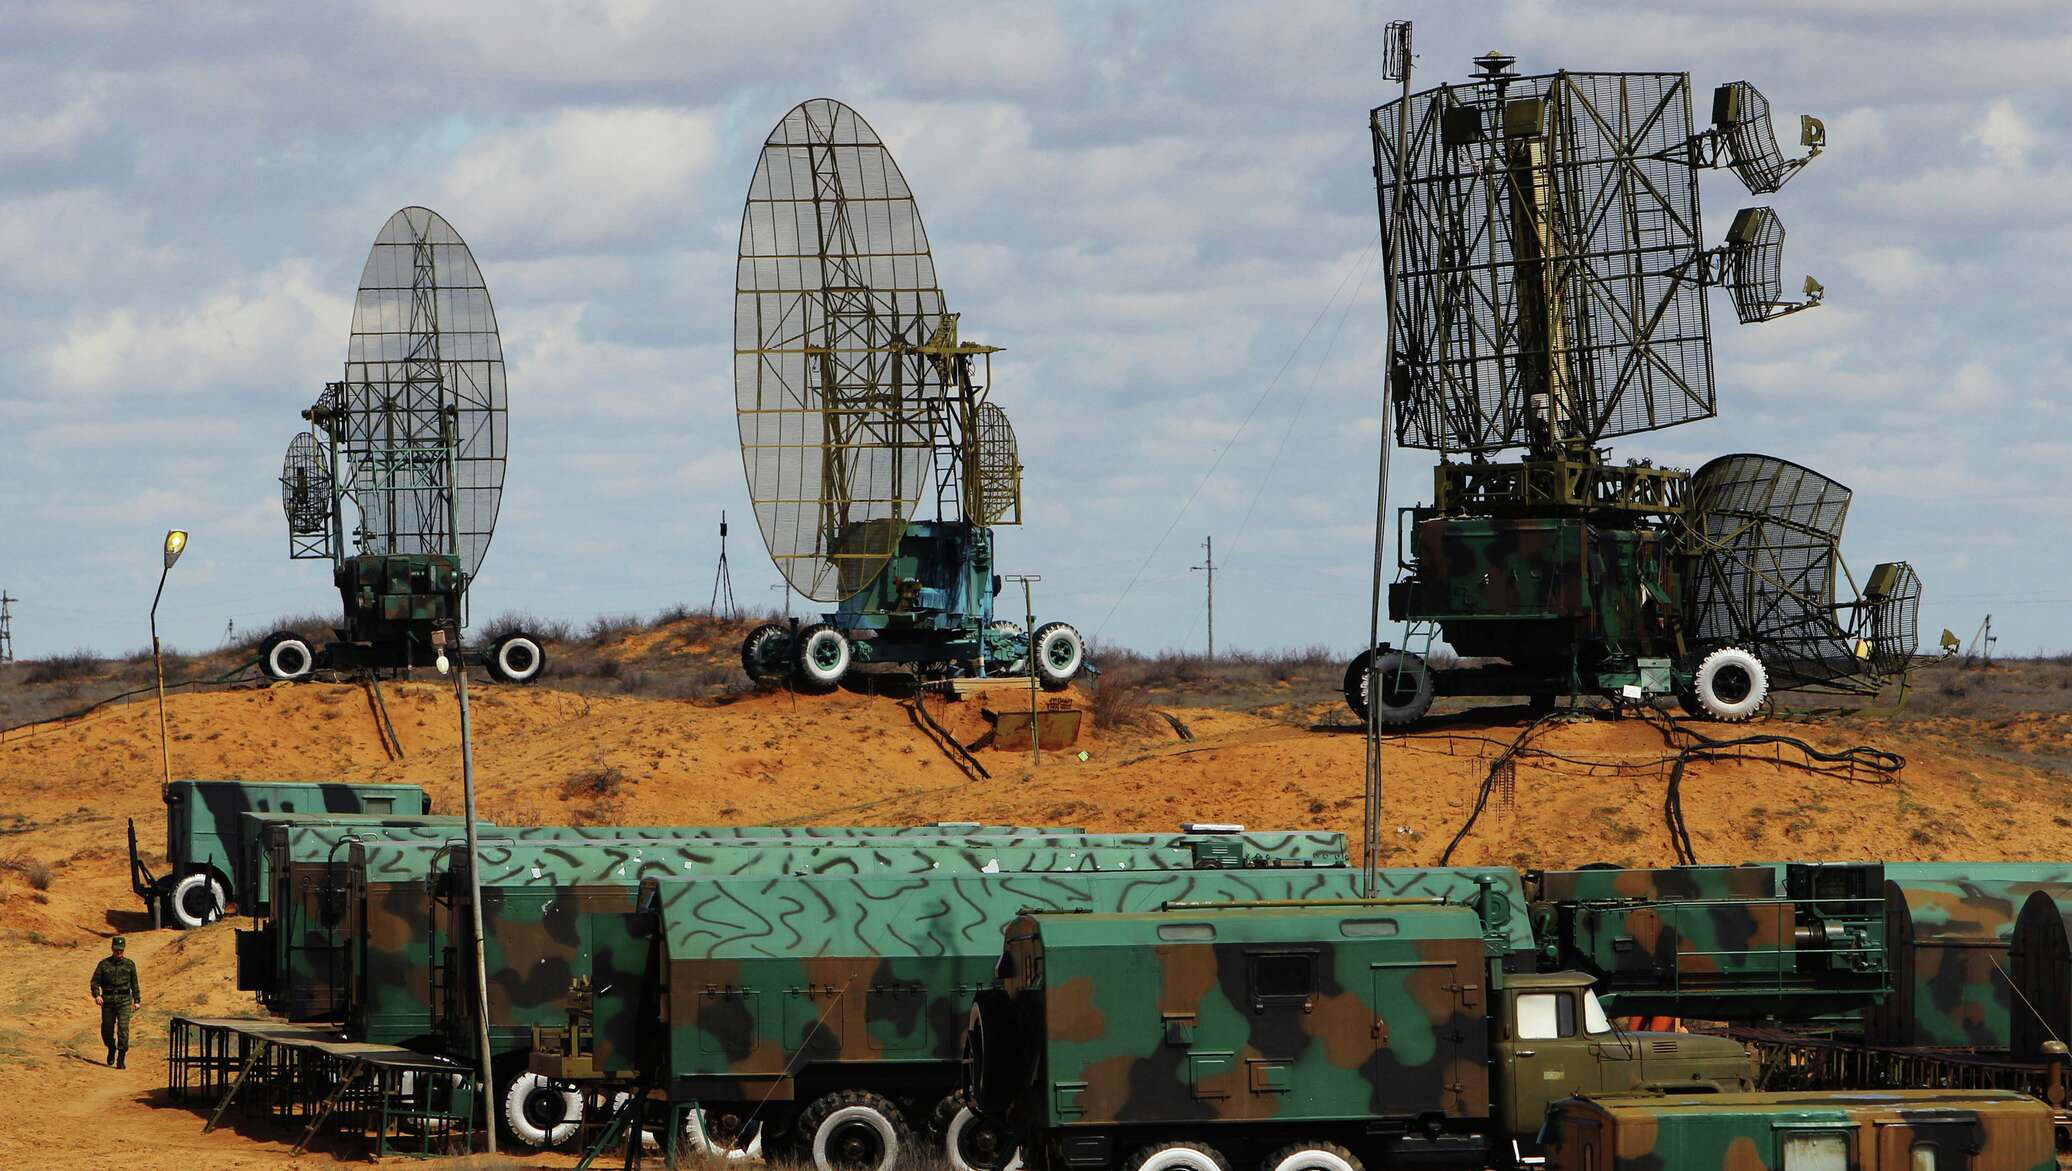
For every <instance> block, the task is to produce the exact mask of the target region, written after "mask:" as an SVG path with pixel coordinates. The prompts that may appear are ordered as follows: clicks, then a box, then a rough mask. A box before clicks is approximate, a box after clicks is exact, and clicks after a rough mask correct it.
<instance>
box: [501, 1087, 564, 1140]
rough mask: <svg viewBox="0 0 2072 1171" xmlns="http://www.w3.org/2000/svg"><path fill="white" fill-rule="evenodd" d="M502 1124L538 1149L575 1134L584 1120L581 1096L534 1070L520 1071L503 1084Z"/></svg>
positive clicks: (514, 1135) (512, 1134)
mask: <svg viewBox="0 0 2072 1171" xmlns="http://www.w3.org/2000/svg"><path fill="white" fill-rule="evenodd" d="M503 1113H504V1127H505V1129H507V1130H509V1131H510V1132H511V1137H512V1138H515V1139H517V1140H518V1141H519V1142H521V1143H523V1144H524V1145H526V1146H528V1147H531V1148H533V1149H534V1150H539V1149H540V1148H542V1147H558V1146H560V1145H561V1144H562V1143H565V1142H567V1141H568V1140H569V1139H571V1138H574V1137H575V1133H576V1128H577V1127H579V1126H581V1125H582V1121H583V1099H582V1097H581V1095H579V1094H577V1093H576V1092H575V1091H574V1090H572V1089H569V1088H568V1087H567V1086H558V1085H555V1084H554V1083H553V1082H551V1081H548V1080H547V1079H546V1078H543V1077H541V1076H540V1075H539V1074H536V1073H521V1074H519V1075H518V1076H517V1077H514V1078H512V1079H511V1083H510V1085H508V1086H506V1087H505V1088H504V1110H503Z"/></svg>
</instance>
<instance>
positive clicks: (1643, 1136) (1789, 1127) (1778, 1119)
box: [1541, 1090, 2058, 1171]
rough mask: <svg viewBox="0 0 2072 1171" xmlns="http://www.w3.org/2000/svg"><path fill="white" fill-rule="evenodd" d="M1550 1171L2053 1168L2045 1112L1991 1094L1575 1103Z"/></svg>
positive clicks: (1561, 1120)
mask: <svg viewBox="0 0 2072 1171" xmlns="http://www.w3.org/2000/svg"><path fill="white" fill-rule="evenodd" d="M1541 1145H1542V1146H1543V1147H1544V1149H1545V1150H1546V1152H1547V1166H1548V1168H1549V1169H1550V1171H1658V1169H1659V1171H2056V1168H2057V1166H2058V1161H2057V1155H2056V1152H2055V1150H2054V1144H2053V1141H2052V1138H2051V1113H2050V1108H2049V1107H2048V1106H2046V1105H2044V1104H2043V1103H2042V1102H2039V1101H2037V1100H2035V1099H2034V1098H2026V1097H2023V1096H2022V1095H2020V1094H2011V1093H2005V1092H2000V1091H1994V1090H1882V1091H1875V1092H1839V1093H1827V1094H1740V1093H1735V1094H1712V1095H1707V1096H1705V1097H1670V1096H1664V1095H1660V1094H1640V1095H1615V1096H1607V1097H1586V1098H1571V1099H1569V1100H1567V1101H1564V1102H1560V1103H1557V1104H1556V1105H1555V1106H1554V1107H1553V1108H1552V1109H1550V1110H1549V1112H1548V1115H1547V1122H1546V1128H1545V1130H1544V1131H1543V1132H1542V1134H1541Z"/></svg>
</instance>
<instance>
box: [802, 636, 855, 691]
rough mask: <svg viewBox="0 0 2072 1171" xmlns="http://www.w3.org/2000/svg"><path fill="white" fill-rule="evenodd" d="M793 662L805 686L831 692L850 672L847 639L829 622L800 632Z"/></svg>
mask: <svg viewBox="0 0 2072 1171" xmlns="http://www.w3.org/2000/svg"><path fill="white" fill-rule="evenodd" d="M793 661H794V664H795V665H796V666H797V668H798V672H799V679H800V680H801V681H803V682H804V683H805V684H806V686H808V687H811V688H813V689H814V690H816V691H833V690H834V689H835V688H837V687H839V686H841V685H842V677H843V676H844V675H847V674H848V673H849V639H848V638H847V637H846V636H844V635H843V634H842V632H841V631H839V630H836V629H835V628H834V627H833V626H831V625H829V624H828V623H825V622H819V623H815V624H814V625H812V626H808V627H807V628H806V629H804V630H802V631H800V632H799V645H798V647H797V648H796V653H795V654H794V655H793Z"/></svg>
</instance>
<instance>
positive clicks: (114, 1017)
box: [88, 955, 144, 1066]
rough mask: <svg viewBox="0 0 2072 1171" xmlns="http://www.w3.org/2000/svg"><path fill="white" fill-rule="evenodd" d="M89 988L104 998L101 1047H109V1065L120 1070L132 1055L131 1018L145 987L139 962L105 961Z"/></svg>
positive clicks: (125, 959) (96, 968)
mask: <svg viewBox="0 0 2072 1171" xmlns="http://www.w3.org/2000/svg"><path fill="white" fill-rule="evenodd" d="M88 987H90V988H91V989H92V990H93V994H94V995H95V996H98V997H100V998H101V1044H103V1045H106V1046H107V1047H108V1064H110V1065H115V1066H120V1065H121V1064H122V1061H123V1058H124V1056H125V1055H127V1054H128V1053H129V1030H130V1016H131V1015H132V1014H133V1013H135V1012H136V1010H137V1002H138V1001H140V1000H142V999H143V998H144V991H143V986H142V985H140V984H138V983H137V961H135V960H133V959H130V958H129V957H128V956H123V955H111V956H104V957H102V959H101V962H100V963H98V964H95V965H94V975H93V979H92V980H91V981H89V982H88Z"/></svg>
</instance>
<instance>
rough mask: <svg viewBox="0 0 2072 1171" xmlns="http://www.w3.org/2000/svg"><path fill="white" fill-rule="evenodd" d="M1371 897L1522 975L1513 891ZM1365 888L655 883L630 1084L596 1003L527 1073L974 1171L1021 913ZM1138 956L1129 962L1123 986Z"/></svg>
mask: <svg viewBox="0 0 2072 1171" xmlns="http://www.w3.org/2000/svg"><path fill="white" fill-rule="evenodd" d="M1382 881H1383V884H1384V886H1385V887H1387V888H1388V889H1390V890H1392V891H1395V892H1398V895H1399V897H1406V898H1410V899H1413V900H1415V899H1422V900H1424V901H1426V902H1431V901H1433V900H1439V899H1453V900H1455V901H1458V902H1460V903H1463V904H1474V905H1477V906H1479V907H1480V908H1481V909H1482V911H1481V916H1480V917H1479V918H1478V917H1477V915H1476V914H1474V913H1468V914H1467V919H1468V920H1469V921H1470V922H1473V923H1476V924H1478V926H1476V927H1475V929H1474V931H1473V933H1472V936H1471V937H1472V939H1473V940H1474V942H1475V948H1474V950H1475V957H1476V958H1475V963H1476V965H1477V970H1478V971H1479V970H1480V968H1481V965H1482V964H1483V957H1484V956H1485V955H1487V956H1489V957H1492V959H1491V962H1492V963H1493V964H1495V965H1496V966H1498V967H1501V966H1502V965H1503V964H1504V963H1506V962H1508V961H1510V960H1511V959H1513V958H1514V957H1515V958H1518V959H1522V960H1524V961H1525V962H1527V963H1529V962H1530V958H1531V949H1532V940H1531V935H1530V931H1529V928H1528V926H1527V924H1526V923H1525V917H1524V916H1523V915H1519V914H1513V913H1512V911H1513V908H1516V907H1518V906H1519V905H1521V904H1520V901H1519V899H1520V894H1521V892H1520V889H1519V886H1518V876H1517V873H1516V872H1515V871H1512V870H1508V869H1503V868H1495V867H1489V868H1478V867H1463V868H1457V869H1430V870H1427V869H1406V870H1385V871H1383V872H1382ZM1359 884H1360V875H1359V874H1358V872H1356V871H1351V870H1346V869H1341V868H1309V869H1293V868H1290V869H1279V870H1247V871H1237V870H1227V869H1220V870H1193V871H1166V872H1159V873H1148V872H1146V873H1137V874H1123V873H1114V872H1110V873H1048V874H1020V875H1016V874H984V873H980V874H968V875H962V876H957V875H948V876H934V877H924V876H912V877H887V878H863V879H854V880H832V879H826V878H800V877H783V878H772V879H746V878H742V879H728V880H719V881H714V882H710V883H703V882H693V883H682V882H678V883H668V882H664V883H662V884H660V886H659V890H658V891H657V896H658V898H659V901H660V905H661V923H662V939H661V943H662V949H663V950H662V955H661V968H660V973H659V984H660V988H661V990H662V995H661V996H660V998H659V1003H658V1006H657V1007H658V1008H659V1011H660V1018H659V1020H656V1021H655V1022H654V1024H653V1025H652V1026H650V1027H647V1028H643V1029H637V1030H634V1031H635V1032H637V1033H638V1034H640V1035H641V1036H642V1037H644V1038H647V1037H652V1038H654V1039H655V1040H656V1041H657V1042H659V1044H655V1045H652V1046H650V1045H646V1044H643V1045H642V1046H640V1047H638V1048H637V1049H636V1053H637V1054H638V1061H639V1064H638V1065H637V1066H633V1067H628V1066H625V1065H622V1064H618V1063H617V1062H615V1061H614V1060H612V1059H610V1058H605V1057H601V1056H600V1055H599V1054H598V1053H596V1052H595V1051H594V1049H593V1045H594V1042H593V1041H592V1039H591V1038H592V1035H593V1034H594V1032H595V1031H596V1029H597V1028H598V1027H600V1026H599V1025H597V1024H596V1023H595V1022H596V1021H599V1020H602V1019H604V1017H605V1016H606V1014H607V1013H608V1012H621V1013H623V1012H626V1011H628V1010H627V1009H626V1008H625V1007H623V1006H620V1007H616V1008H614V1007H612V1006H610V1005H608V1003H607V999H606V998H605V997H603V996H602V995H601V994H597V995H594V996H593V997H592V998H591V1000H592V1005H591V1006H589V1007H585V1006H584V1005H582V1004H580V1003H575V1004H572V1005H571V1019H570V1021H569V1024H568V1025H567V1026H566V1027H565V1028H564V1029H563V1030H561V1033H560V1036H558V1037H556V1036H554V1035H552V1034H551V1033H550V1032H549V1031H547V1030H544V1029H543V1030H542V1031H541V1036H540V1038H539V1041H538V1043H537V1045H536V1048H535V1050H534V1053H533V1065H532V1068H533V1069H534V1070H535V1071H537V1072H541V1073H543V1074H546V1075H548V1076H550V1077H555V1078H566V1079H570V1080H593V1079H594V1080H598V1081H605V1082H612V1081H617V1082H620V1083H622V1084H623V1083H626V1082H638V1081H645V1082H647V1083H648V1084H651V1085H655V1086H658V1087H661V1088H662V1089H663V1091H664V1093H665V1094H666V1096H667V1097H668V1098H669V1099H670V1100H672V1101H674V1102H678V1103H686V1102H698V1103H700V1104H701V1105H702V1106H703V1108H704V1114H703V1117H702V1125H703V1133H705V1134H706V1135H708V1136H710V1137H711V1138H712V1139H713V1140H714V1141H717V1142H722V1143H723V1142H726V1141H729V1140H730V1139H734V1138H738V1137H739V1136H741V1135H742V1134H744V1133H745V1132H746V1129H747V1126H748V1124H749V1123H750V1122H751V1121H753V1122H756V1123H759V1124H760V1125H761V1127H762V1133H763V1134H764V1135H766V1136H773V1137H774V1139H775V1143H774V1145H773V1144H772V1143H771V1142H769V1141H766V1143H765V1148H764V1149H765V1151H766V1152H769V1153H773V1154H790V1155H794V1156H796V1157H798V1158H800V1159H802V1160H808V1159H810V1160H821V1159H826V1158H832V1159H834V1161H836V1162H846V1163H852V1164H854V1163H859V1160H861V1163H860V1165H862V1166H873V1165H875V1163H876V1162H881V1161H886V1160H895V1161H896V1159H897V1158H899V1157H902V1155H903V1154H904V1153H905V1152H906V1151H907V1150H909V1149H910V1146H911V1144H913V1143H914V1142H915V1141H916V1140H915V1139H914V1133H915V1132H916V1131H919V1130H923V1129H926V1130H928V1131H930V1132H931V1135H930V1137H931V1139H932V1140H938V1141H942V1142H943V1143H944V1144H945V1146H946V1148H947V1149H946V1151H945V1154H946V1155H947V1156H948V1158H949V1161H950V1163H951V1164H952V1166H953V1167H956V1168H959V1169H960V1171H961V1169H963V1168H969V1167H979V1166H984V1165H987V1164H988V1163H989V1161H990V1160H992V1158H993V1156H995V1155H997V1154H999V1153H1000V1152H1001V1150H1002V1147H1001V1143H1002V1137H1001V1132H1000V1131H999V1130H998V1129H997V1128H996V1127H992V1126H990V1125H987V1124H985V1123H984V1122H983V1120H981V1119H979V1118H978V1116H977V1115H976V1114H974V1113H973V1112H972V1111H970V1110H969V1108H968V1107H967V1105H966V1103H965V1101H964V1098H963V1095H962V1091H961V1088H960V1083H961V1080H962V1075H961V1068H960V1061H959V1057H960V1054H961V1052H962V1048H963V1045H964V1032H965V1023H966V1021H967V1020H968V1018H969V1014H970V1010H971V1007H972V1004H973V1002H974V999H975V997H976V996H977V994H978V992H979V990H980V989H982V988H984V987H986V986H987V985H988V983H990V981H991V979H992V975H993V972H994V970H995V968H996V967H997V965H998V964H999V962H1000V948H1001V938H1002V934H1001V933H1002V930H1003V928H1005V926H1006V925H1007V924H1008V923H1010V922H1012V921H1013V920H1014V918H1015V916H1016V914H1017V913H1018V912H1019V911H1021V910H1023V909H1025V908H1037V907H1040V908H1051V909H1064V908H1084V909H1087V910H1101V911H1111V912H1113V911H1148V910H1153V909H1155V908H1158V907H1161V906H1164V905H1167V904H1169V903H1175V902H1179V903H1196V902H1205V903H1226V902H1230V901H1232V900H1245V901H1255V900H1261V899H1269V900H1273V899H1279V900H1286V899H1302V898H1339V897H1349V896H1351V895H1353V894H1355V893H1356V892H1357V888H1358V886H1359ZM1147 955H1148V953H1147V952H1144V951H1141V950H1140V951H1139V952H1138V953H1137V955H1136V957H1135V961H1136V963H1137V965H1138V971H1137V973H1135V974H1134V975H1133V977H1132V978H1136V979H1141V978H1142V975H1143V971H1142V968H1143V964H1144V961H1145V959H1146V956H1147ZM1737 1052H1738V1049H1737ZM851 1146H855V1147H857V1150H856V1151H848V1153H846V1154H845V1153H843V1151H846V1150H847V1148H849V1147H851ZM830 1151H834V1152H835V1154H833V1155H830V1153H829V1152H830ZM859 1151H860V1152H861V1153H860V1154H859V1153H858V1152H859Z"/></svg>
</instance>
